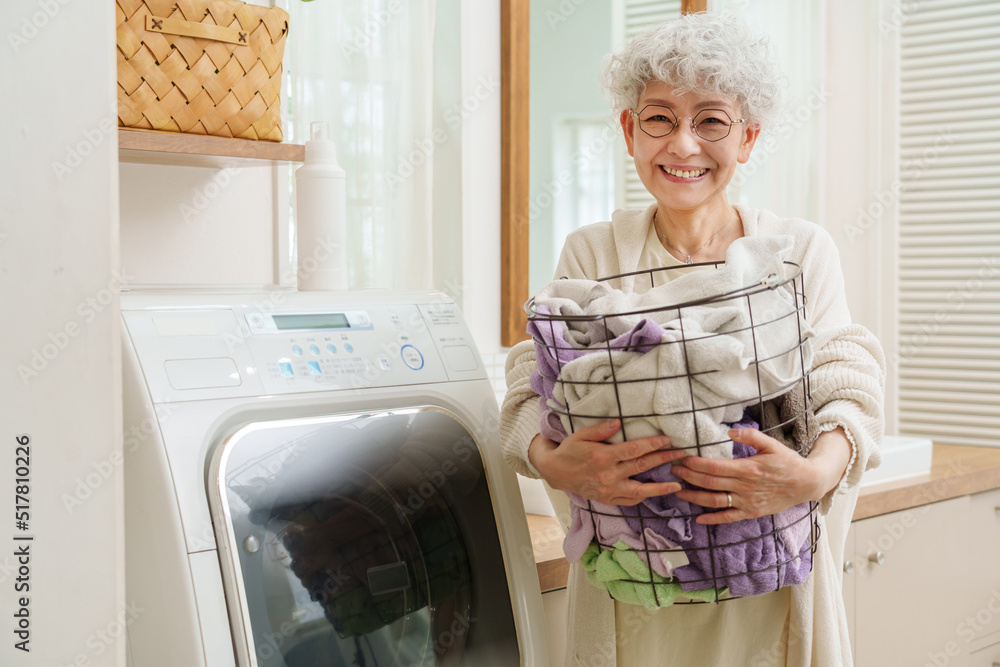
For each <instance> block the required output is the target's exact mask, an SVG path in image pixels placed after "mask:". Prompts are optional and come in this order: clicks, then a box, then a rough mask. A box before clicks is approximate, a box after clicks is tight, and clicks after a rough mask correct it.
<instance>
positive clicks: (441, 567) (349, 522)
mask: <svg viewBox="0 0 1000 667" xmlns="http://www.w3.org/2000/svg"><path fill="white" fill-rule="evenodd" d="M122 325H123V341H122V347H123V350H124V353H123V354H124V359H123V375H124V383H123V386H124V429H125V444H124V450H125V452H124V460H123V464H124V477H125V490H124V493H125V537H126V597H127V600H128V603H129V606H130V609H131V610H132V613H130V621H129V624H128V628H127V637H128V641H127V651H128V658H129V664H130V665H133V666H134V667H179V666H181V665H183V666H184V667H199V666H204V667H232V666H234V665H237V666H239V667H306V666H308V667H417V666H427V667H431V666H439V665H440V666H451V665H471V666H475V667H487V666H492V665H496V666H506V665H544V664H546V662H547V648H546V643H545V637H544V627H545V626H544V620H543V612H542V604H541V596H540V592H539V587H538V578H537V574H536V569H535V563H534V559H533V558H532V551H531V542H530V537H529V535H528V530H527V525H526V521H525V515H524V510H523V506H522V503H521V497H520V493H519V490H518V486H517V482H516V481H515V477H514V475H513V473H512V472H510V471H509V470H508V469H507V467H506V466H505V464H504V462H503V460H502V457H501V454H500V445H499V441H498V430H497V427H498V411H497V404H496V399H495V397H494V393H493V391H492V387H491V385H490V383H489V381H488V380H487V375H486V372H485V369H484V366H483V363H482V359H481V357H480V355H479V353H478V351H477V350H476V346H475V344H474V343H473V340H472V337H471V335H470V332H469V330H468V328H467V326H466V324H465V322H464V321H463V319H462V316H461V313H460V311H459V309H458V307H457V306H456V305H455V304H454V303H453V302H452V301H450V300H449V299H448V298H447V297H446V296H444V295H443V294H440V293H436V292H420V293H388V292H379V291H358V292H345V293H320V292H314V293H300V292H294V291H285V290H278V289H275V290H252V291H251V290H230V291H218V290H206V291H196V290H185V291H183V292H177V291H170V290H157V289H141V290H140V289H133V290H127V291H125V292H124V293H123V294H122Z"/></svg>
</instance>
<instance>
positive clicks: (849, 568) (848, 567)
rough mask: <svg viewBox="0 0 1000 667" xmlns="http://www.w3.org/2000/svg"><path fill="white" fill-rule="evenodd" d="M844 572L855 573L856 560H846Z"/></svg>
mask: <svg viewBox="0 0 1000 667" xmlns="http://www.w3.org/2000/svg"><path fill="white" fill-rule="evenodd" d="M844 574H854V561H853V560H848V561H844Z"/></svg>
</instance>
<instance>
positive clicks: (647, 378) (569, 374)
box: [535, 236, 812, 458]
mask: <svg viewBox="0 0 1000 667" xmlns="http://www.w3.org/2000/svg"><path fill="white" fill-rule="evenodd" d="M791 242H792V239H791V237H789V236H758V237H747V238H741V239H737V240H736V241H734V242H733V243H732V244H731V245H730V247H729V250H728V251H727V253H726V264H725V266H723V267H721V268H719V269H715V270H707V271H700V272H694V273H689V274H686V275H683V276H680V277H678V278H677V279H675V280H672V281H670V282H668V283H666V284H665V285H662V286H660V287H656V288H653V289H651V290H649V291H648V292H646V293H644V294H634V293H626V292H621V291H618V290H614V289H612V288H610V287H608V286H607V285H605V284H604V283H597V282H595V281H589V280H557V281H553V282H552V283H550V284H549V285H547V286H546V287H545V288H543V290H542V291H541V292H539V295H538V296H537V297H536V298H535V302H536V304H540V305H545V306H547V307H548V308H549V309H550V311H551V312H552V314H554V315H567V316H577V317H580V318H587V317H593V316H595V315H602V316H603V317H602V318H600V319H593V320H589V319H578V320H575V321H569V322H567V336H568V338H569V339H570V340H569V342H571V343H572V344H574V345H575V346H577V347H581V348H587V347H592V346H593V347H598V346H599V344H600V343H601V342H603V341H605V340H607V339H608V338H613V337H615V336H618V335H620V334H622V333H624V332H626V331H628V330H630V329H632V328H633V327H635V326H636V325H637V324H638V323H639V321H640V320H641V319H643V318H648V319H650V320H652V321H655V322H657V323H658V324H660V325H661V326H662V327H663V329H664V334H663V338H662V344H661V345H659V346H658V347H657V348H656V349H654V350H652V351H650V352H648V353H646V354H640V353H637V352H620V351H610V352H609V351H608V350H606V349H604V348H600V351H598V350H595V351H594V353H593V354H588V355H584V356H582V357H580V358H578V359H575V360H573V361H571V362H569V363H567V364H566V365H565V366H564V367H563V369H562V371H561V372H560V374H559V381H558V382H557V383H556V387H555V390H554V392H553V395H554V401H550V403H549V407H550V408H551V409H552V410H553V411H554V412H556V413H558V414H560V419H561V421H562V423H563V426H564V428H566V430H567V432H572V431H575V430H578V429H579V428H581V427H583V426H587V425H590V424H595V423H598V422H600V421H603V420H605V419H607V418H608V417H622V418H623V419H624V427H625V428H624V429H623V430H624V436H626V437H627V438H628V439H630V440H632V439H635V438H640V437H645V436H650V435H658V434H661V433H666V434H668V435H670V436H671V438H672V439H673V443H674V446H675V447H692V448H693V447H696V446H701V447H700V450H699V452H700V455H701V456H707V457H713V458H732V443H731V442H729V441H728V436H727V434H726V428H725V427H724V426H723V424H724V423H732V422H736V421H739V419H740V418H741V417H742V415H743V408H744V407H745V406H746V405H750V404H754V403H756V402H757V401H758V400H759V397H760V396H764V397H765V398H767V397H770V396H776V395H778V394H781V393H784V392H785V391H787V390H788V389H789V388H791V387H792V386H793V385H794V384H795V382H796V381H797V380H799V379H800V378H801V377H802V375H803V368H809V367H810V364H811V356H812V355H811V347H810V345H809V341H808V339H809V338H810V337H811V336H812V331H811V330H810V329H809V328H808V326H807V325H806V324H805V323H804V321H801V319H800V318H799V317H798V311H797V309H796V306H797V304H796V301H795V297H794V295H793V292H792V291H791V290H790V289H785V288H777V289H764V290H762V291H760V292H758V293H756V294H753V295H750V296H742V297H738V298H721V299H717V300H714V301H712V300H710V301H709V302H707V303H705V304H702V305H697V306H689V307H685V308H682V309H677V308H676V307H674V306H676V305H678V304H682V303H685V302H691V301H697V300H702V299H711V298H712V297H717V296H724V295H726V294H729V293H731V292H734V291H738V290H741V289H743V288H746V287H748V286H752V285H759V284H762V281H763V282H764V283H766V284H772V285H773V284H774V283H776V282H778V281H779V280H780V279H781V278H782V277H783V276H784V265H783V260H784V257H785V256H787V254H788V252H789V251H790V250H791ZM621 313H635V314H629V315H621ZM800 340H801V341H803V342H802V344H801V346H800ZM800 347H801V350H800ZM689 376H690V377H689ZM563 406H565V407H563ZM567 410H568V412H569V415H567V414H566V412H567ZM570 415H572V417H570ZM622 435H623V434H622V432H621V431H619V433H618V434H616V436H615V441H621V440H622V439H623V438H622ZM705 445H708V446H707V447H706V446H705Z"/></svg>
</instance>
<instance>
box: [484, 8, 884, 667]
mask: <svg viewBox="0 0 1000 667" xmlns="http://www.w3.org/2000/svg"><path fill="white" fill-rule="evenodd" d="M779 80H780V75H779V73H778V72H777V71H776V68H775V65H774V63H773V60H772V58H771V57H770V55H769V47H768V45H767V43H766V40H764V39H762V38H759V37H755V36H753V35H751V34H750V33H749V31H748V29H747V28H746V26H744V25H743V24H742V23H740V22H739V21H737V20H735V19H727V18H723V17H720V16H717V15H713V14H707V13H701V14H692V15H687V16H684V17H682V18H681V19H679V20H676V21H671V22H669V23H666V24H663V25H660V26H658V27H656V28H654V29H652V30H650V31H648V32H646V33H644V34H641V35H639V36H638V37H636V38H635V39H634V40H633V41H632V42H631V43H630V44H629V45H628V46H627V47H626V48H625V49H624V50H623V51H622V52H620V53H618V54H615V55H614V56H612V57H611V58H610V59H609V60H608V61H607V64H606V66H605V72H604V83H605V87H606V89H607V90H608V92H609V96H610V98H611V100H612V103H613V105H614V108H615V111H616V112H617V113H618V114H619V118H620V122H621V127H622V131H623V132H624V135H625V142H626V145H627V146H628V152H629V155H630V156H632V157H633V158H634V161H635V168H636V171H637V172H638V175H639V177H640V179H641V180H642V183H643V185H644V186H645V187H646V189H647V190H648V191H649V193H650V194H651V195H652V196H653V197H654V198H655V200H656V202H655V203H654V204H653V205H651V206H650V207H649V208H647V209H645V210H619V211H616V212H615V213H614V215H613V216H612V220H611V222H602V223H597V224H593V225H589V226H586V227H583V228H581V229H579V230H577V231H576V232H574V233H572V234H571V235H570V236H569V238H568V239H567V240H566V244H565V246H564V247H563V251H562V255H561V258H560V260H559V264H558V267H557V270H556V276H557V277H569V278H587V279H597V278H600V277H604V276H613V275H617V274H621V273H626V272H631V271H639V270H649V269H655V268H657V267H669V266H678V265H682V264H685V263H692V262H711V261H724V260H725V257H726V249H727V248H728V247H729V245H730V244H731V243H733V241H735V240H736V239H738V238H740V237H752V236H757V235H778V234H781V235H789V236H791V237H792V238H793V240H794V247H793V250H792V251H791V256H790V257H788V259H789V260H790V261H793V262H795V263H797V264H799V265H800V266H801V267H802V268H803V275H804V290H805V296H806V303H807V304H808V308H807V317H808V320H809V322H808V323H809V325H810V326H811V327H812V328H813V330H814V331H815V332H816V337H815V338H814V341H813V342H814V350H815V353H814V361H813V367H812V369H811V381H810V382H811V387H812V404H813V408H814V410H815V416H816V419H817V424H818V432H819V435H818V437H817V438H816V439H815V441H814V442H813V443H811V449H810V450H809V454H808V456H807V457H803V456H801V455H800V454H798V453H796V452H794V451H792V450H791V449H789V448H788V447H785V446H784V445H782V444H781V443H779V442H778V441H777V440H774V439H772V438H771V437H769V436H768V435H765V434H764V433H761V432H760V431H758V430H752V429H742V430H736V431H730V433H729V435H730V437H731V438H732V439H733V440H734V441H738V442H741V443H745V444H746V445H749V446H750V447H751V448H752V450H753V451H755V454H754V455H752V456H749V457H747V458H742V459H738V460H737V459H729V460H720V459H709V458H700V457H697V456H693V455H691V452H690V451H687V450H684V449H671V447H670V445H671V439H670V434H669V433H667V434H665V435H663V436H657V437H648V438H642V439H634V440H631V441H628V442H622V443H620V444H607V443H606V442H605V441H606V440H608V439H609V438H611V437H612V436H613V435H614V434H615V433H616V432H617V431H618V429H619V428H620V424H619V422H618V421H615V420H613V421H610V422H607V423H605V424H599V425H593V426H588V427H586V428H580V429H579V430H577V431H576V432H574V433H571V434H570V435H568V437H566V439H565V440H563V441H562V442H561V443H559V444H558V445H557V443H555V442H553V441H552V440H549V439H548V438H546V437H544V436H542V435H541V434H540V428H539V416H540V412H539V406H538V396H537V394H535V393H534V391H532V389H531V387H530V385H529V378H530V375H531V373H532V371H533V370H534V369H535V368H536V362H535V351H534V347H533V344H532V342H531V341H528V342H524V343H520V344H519V345H517V346H516V347H514V348H513V349H512V350H511V352H510V355H509V357H508V359H507V386H508V391H507V396H506V398H505V400H504V404H503V410H502V421H501V437H502V439H503V443H504V445H503V446H504V451H505V455H506V457H507V460H508V462H509V463H510V464H511V466H512V467H513V468H514V469H515V470H517V472H519V473H520V474H522V475H525V476H529V477H541V478H542V479H543V480H545V482H546V483H547V485H548V487H549V489H550V493H549V495H550V497H552V499H553V504H554V505H555V506H556V509H557V513H558V514H559V516H560V519H561V520H562V521H563V522H564V527H566V526H565V524H566V523H567V520H566V517H567V500H566V495H565V493H563V492H573V493H576V494H579V495H580V496H582V497H584V498H587V499H590V500H594V501H601V502H604V503H609V504H615V505H635V504H637V503H639V502H641V501H643V500H644V499H646V498H650V497H653V496H661V495H665V494H676V497H678V498H680V499H682V500H684V501H687V502H689V503H694V504H696V505H699V506H701V507H704V508H712V509H713V510H716V509H717V510H719V511H712V512H707V513H704V514H701V515H700V516H699V517H698V519H697V521H698V522H699V523H726V522H734V521H739V520H742V519H751V518H755V517H761V516H766V515H770V514H775V513H778V512H780V511H782V510H785V509H786V508H789V507H792V506H794V505H797V504H799V503H803V502H808V501H818V502H819V513H820V527H821V533H820V536H819V538H818V540H817V544H816V552H815V554H814V555H813V570H812V573H811V574H810V575H809V577H808V578H807V579H806V581H805V583H802V584H799V585H795V586H789V587H786V588H781V589H779V590H777V591H775V592H771V593H766V594H763V595H759V596H756V597H745V598H739V599H734V600H729V601H725V602H724V603H721V604H695V605H678V606H670V607H662V608H659V609H655V610H652V611H650V610H647V609H646V608H645V607H642V606H639V605H630V604H627V603H624V602H621V601H616V600H613V599H612V598H610V597H609V596H608V594H607V593H606V592H604V591H602V590H600V589H598V588H596V587H593V586H591V585H590V584H589V583H588V582H587V579H586V576H585V574H584V572H583V569H582V568H581V567H580V565H579V564H574V565H573V566H572V567H571V571H570V576H569V596H568V599H569V631H568V646H567V655H568V658H567V661H568V664H571V665H588V666H591V665H614V664H618V665H637V666H638V665H654V664H655V665H751V666H756V665H802V666H806V665H813V666H829V665H850V664H853V663H852V658H851V651H850V642H849V637H848V634H847V624H846V617H845V612H844V605H843V600H842V596H841V570H842V561H843V550H844V542H845V539H846V534H847V530H848V527H849V524H850V521H851V516H852V513H853V510H854V506H855V503H856V500H857V493H858V483H859V481H860V479H861V476H862V473H863V472H864V471H865V470H866V469H869V468H872V467H875V466H877V465H878V462H879V449H878V446H879V440H880V438H881V435H882V428H883V424H882V399H883V397H882V394H883V385H884V374H885V370H884V366H885V364H884V359H883V355H882V351H881V347H880V346H879V343H878V341H877V340H876V339H875V338H874V337H873V336H872V335H871V333H869V332H868V331H867V330H865V329H864V328H863V327H861V326H858V325H854V324H852V323H851V318H850V313H849V312H848V308H847V303H846V300H845V295H844V284H843V276H842V273H841V269H840V265H839V258H838V253H837V247H836V246H835V245H834V243H833V240H832V239H831V237H830V235H829V234H828V233H827V232H825V231H824V230H823V229H822V228H820V227H818V226H817V225H815V224H813V223H810V222H806V221H804V220H798V219H792V218H781V217H778V216H777V215H775V214H774V213H771V212H769V211H765V210H760V209H755V208H751V207H749V206H746V205H739V204H738V205H733V204H731V203H730V202H729V200H728V199H727V196H726V187H727V186H728V185H729V183H730V181H731V180H732V178H733V175H734V174H735V172H736V169H737V165H738V164H742V163H746V162H747V160H748V159H749V158H750V154H751V152H752V151H753V148H754V144H755V143H756V141H757V139H758V137H759V136H760V133H761V131H762V129H763V128H764V127H765V124H766V123H767V121H768V120H769V119H770V118H771V117H772V116H773V115H774V112H775V108H776V106H777V97H778V89H779V85H778V82H779ZM694 270H699V269H694ZM668 273H670V274H676V273H678V272H676V271H671V272H668ZM641 282H642V281H636V286H635V288H634V289H636V290H639V289H641ZM664 463H672V464H673V469H672V472H673V473H674V475H675V476H676V477H677V478H679V479H680V480H682V481H683V482H687V483H688V484H686V485H685V486H686V487H688V488H683V489H682V488H681V485H680V484H677V483H673V482H663V483H652V482H648V483H642V482H639V481H636V480H634V479H631V477H632V476H634V475H636V474H637V473H640V472H643V471H647V470H650V469H651V468H654V467H656V466H659V465H661V464H664ZM693 487H697V488H693Z"/></svg>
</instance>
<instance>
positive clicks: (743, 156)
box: [736, 122, 760, 164]
mask: <svg viewBox="0 0 1000 667" xmlns="http://www.w3.org/2000/svg"><path fill="white" fill-rule="evenodd" d="M759 136H760V124H759V123H755V122H750V123H747V124H746V130H744V132H743V135H742V136H741V138H740V149H739V151H738V152H737V154H736V161H737V162H739V163H740V164H746V163H747V161H748V160H749V159H750V153H752V152H753V147H754V144H756V143H757V137H759Z"/></svg>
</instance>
